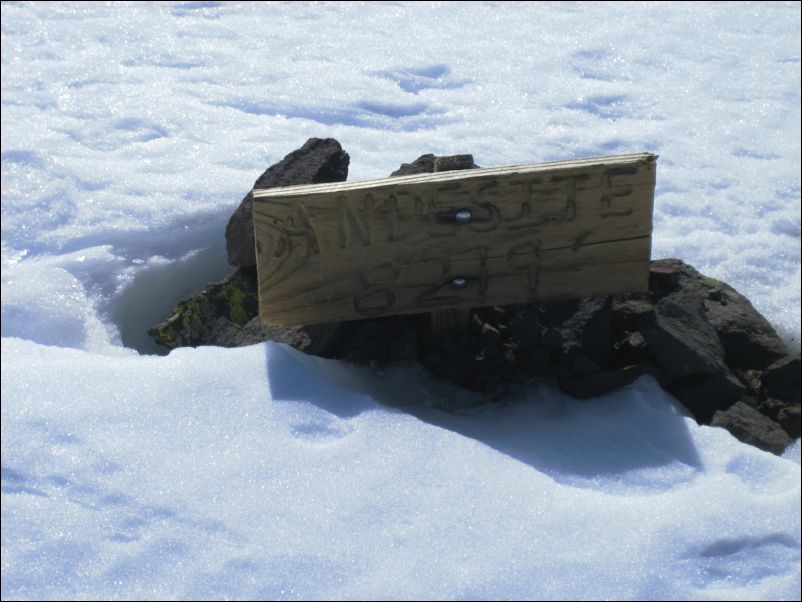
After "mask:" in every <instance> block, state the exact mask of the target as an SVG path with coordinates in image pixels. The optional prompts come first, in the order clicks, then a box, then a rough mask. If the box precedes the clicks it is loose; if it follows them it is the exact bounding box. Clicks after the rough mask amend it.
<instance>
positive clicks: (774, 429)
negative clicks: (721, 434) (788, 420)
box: [710, 401, 791, 455]
mask: <svg viewBox="0 0 802 602" xmlns="http://www.w3.org/2000/svg"><path fill="white" fill-rule="evenodd" d="M710 424H711V425H712V426H720V427H722V428H725V429H727V430H728V431H729V432H730V433H731V434H732V435H733V436H734V437H735V438H736V439H738V440H739V441H743V442H744V443H748V444H749V445H754V446H755V447H758V448H760V449H762V450H764V451H768V452H771V453H773V454H777V455H779V454H782V453H783V451H785V448H786V447H788V445H789V444H790V443H791V437H789V436H788V433H786V432H785V431H784V430H783V429H782V428H781V427H780V425H779V424H777V423H776V422H774V421H773V420H771V419H769V418H766V417H765V416H764V415H763V414H761V413H760V412H758V411H757V410H755V409H754V408H752V407H750V406H748V405H747V404H745V403H743V402H740V401H739V402H737V403H735V404H734V405H733V406H732V407H731V408H729V409H727V410H719V411H717V412H716V413H715V414H714V416H713V420H712V421H711V423H710Z"/></svg>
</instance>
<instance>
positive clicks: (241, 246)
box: [226, 138, 350, 268]
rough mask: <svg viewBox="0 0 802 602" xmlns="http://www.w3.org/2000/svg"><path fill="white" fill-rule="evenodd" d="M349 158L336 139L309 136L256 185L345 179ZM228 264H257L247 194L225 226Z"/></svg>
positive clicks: (239, 265)
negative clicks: (304, 142)
mask: <svg viewBox="0 0 802 602" xmlns="http://www.w3.org/2000/svg"><path fill="white" fill-rule="evenodd" d="M349 161H350V158H349V156H348V153H346V152H345V151H344V150H343V149H342V147H341V146H340V143H339V142H337V141H336V140H335V139H334V138H325V139H322V138H310V139H309V140H307V141H306V144H304V145H303V146H302V147H301V148H299V149H297V150H294V151H292V152H291V153H290V154H289V155H287V156H286V157H284V159H282V160H281V161H279V162H278V163H276V164H275V165H271V166H270V167H268V168H267V170H266V171H265V172H264V173H263V174H262V175H261V176H259V179H257V180H256V183H254V185H253V187H254V188H258V189H264V188H277V187H280V186H295V185H299V184H322V183H326V182H344V181H345V179H346V178H347V177H348V163H349ZM226 251H227V253H228V263H230V264H231V265H233V266H236V267H240V268H247V267H251V266H254V265H256V248H255V246H254V233H253V201H252V199H251V193H250V192H249V193H248V194H246V195H245V198H244V199H242V202H240V205H239V207H238V208H237V210H236V211H235V212H234V214H233V215H232V216H231V219H229V221H228V225H227V226H226Z"/></svg>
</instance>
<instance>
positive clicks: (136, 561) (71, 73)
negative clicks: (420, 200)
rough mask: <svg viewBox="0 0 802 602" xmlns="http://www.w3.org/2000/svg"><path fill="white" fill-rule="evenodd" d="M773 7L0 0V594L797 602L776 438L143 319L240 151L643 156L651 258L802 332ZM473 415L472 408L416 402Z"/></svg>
mask: <svg viewBox="0 0 802 602" xmlns="http://www.w3.org/2000/svg"><path fill="white" fill-rule="evenodd" d="M799 32H800V6H799V4H798V3H759V4H740V3H739V4H729V5H726V6H723V5H716V4H704V3H693V4H656V3H653V4H652V3H650V4H635V3H620V4H540V3H521V4H512V3H507V4H504V3H502V4H492V3H481V4H479V3H476V4H474V3H460V4H449V3H442V4H441V3H433V4H422V3H410V4H405V3H401V4H397V3H369V4H356V3H345V4H305V3H287V4H272V3H270V4H268V3H259V4H252V3H242V4H241V3H221V2H184V3H142V4H140V3H115V4H104V3H41V2H31V3H24V2H22V3H8V2H4V3H3V4H2V157H1V158H2V164H1V168H2V335H3V342H2V519H3V520H2V575H3V576H2V597H3V599H11V598H14V599H86V598H89V599H112V598H114V599H128V598H140V599H142V598H144V599H167V598H171V599H175V598H181V599H186V598H197V599H220V598H235V599H248V598H250V599H254V598H256V599H278V598H294V599H298V598H303V599H322V598H338V599H339V598H349V599H350V598H404V599H415V598H428V599H430V598H451V599H453V598H459V599H469V598H480V599H488V598H493V599H496V598H501V599H517V598H524V599H526V598H549V599H558V598H559V599H585V598H616V599H726V600H737V599H747V600H750V599H799V591H800V580H801V579H800V573H801V571H800V468H799V462H800V442H799V440H797V441H796V442H795V443H794V444H793V446H792V447H791V448H789V450H787V451H786V453H785V454H784V456H783V457H775V456H772V455H770V454H766V453H764V452H761V451H759V450H756V449H755V448H752V447H749V446H746V445H743V444H741V443H739V442H738V441H736V440H735V439H734V438H732V437H731V436H730V435H729V434H728V433H726V432H725V431H723V430H721V429H715V428H710V427H703V426H698V425H697V424H696V423H695V422H694V421H693V420H691V419H689V418H688V417H687V416H685V415H684V413H683V412H682V410H681V407H680V406H679V405H678V404H677V403H676V402H675V401H674V400H673V399H671V398H670V397H669V396H667V395H666V394H665V393H663V392H662V391H661V389H660V388H659V387H658V386H657V385H656V384H655V383H654V382H653V381H652V380H650V379H649V378H646V377H644V378H642V379H640V380H639V381H637V382H636V383H635V384H634V385H633V386H631V387H629V388H627V389H625V390H623V391H621V392H619V393H616V394H613V395H609V396H606V397H603V398H599V399H595V400H590V401H583V402H579V401H575V400H572V399H569V398H566V397H565V396H563V395H562V394H561V393H559V392H558V391H557V390H556V389H554V388H552V387H551V386H550V385H549V384H547V383H530V384H529V385H528V386H526V387H523V388H522V389H521V390H520V391H519V392H518V393H517V394H516V396H515V397H514V398H513V399H510V400H508V401H506V402H505V403H504V404H502V405H501V406H498V405H496V406H493V405H486V404H484V403H483V402H484V401H485V400H483V399H481V398H480V397H478V396H475V395H470V394H466V393H464V392H461V391H459V390H457V389H455V388H452V387H450V386H449V385H447V384H445V383H441V382H438V381H436V380H434V379H433V378H432V377H429V376H428V375H426V374H425V373H424V372H423V371H422V370H421V369H420V368H418V367H416V366H408V365H402V366H396V367H393V368H391V369H387V370H383V371H382V370H378V369H373V370H369V369H360V368H355V367H353V366H349V365H346V364H343V363H338V362H332V361H325V360H320V359H317V358H310V357H306V356H303V355H301V354H299V353H297V352H295V351H293V350H291V349H288V348H286V347H283V346H281V345H276V344H263V345H257V346H253V347H248V348H242V349H219V348H211V347H207V348H199V349H178V350H175V351H173V352H172V353H170V354H169V355H168V356H158V355H149V354H148V353H152V352H154V351H155V348H154V347H153V345H152V344H151V343H149V342H148V340H147V335H145V334H144V331H145V330H146V329H147V327H148V326H150V325H151V324H152V323H154V322H156V321H158V320H160V319H163V318H164V317H165V316H166V315H167V312H169V309H170V308H171V307H172V305H173V304H174V303H175V301H176V300H178V299H179V298H181V297H182V296H184V295H186V294H188V293H189V292H191V291H193V290H197V289H198V288H201V287H202V286H203V284H204V283H205V282H206V281H208V280H212V279H216V278H219V277H221V276H222V275H224V274H225V273H227V271H228V268H227V267H226V265H225V254H224V247H223V242H222V232H223V228H224V226H225V222H226V220H227V218H228V216H229V215H230V213H231V212H232V211H233V209H234V207H235V206H236V204H237V203H238V202H239V200H240V199H241V198H242V196H243V194H244V193H245V192H246V191H247V190H248V188H249V187H250V186H251V185H252V183H253V181H254V180H255V179H256V177H257V176H258V175H259V174H260V173H261V172H262V170H263V169H264V168H265V167H266V166H267V165H269V164H270V163H273V162H275V161H277V160H279V159H281V158H282V157H283V156H284V155H285V154H287V153H288V152H290V151H291V150H293V149H295V148H297V147H299V146H300V145H301V144H302V143H303V142H304V141H305V140H306V138H308V137H310V136H317V137H327V136H331V137H334V138H337V139H338V140H339V141H340V142H341V143H342V144H343V147H344V148H345V150H346V151H347V152H349V153H350V155H351V169H350V175H349V180H359V179H366V178H372V177H380V176H384V175H387V174H388V173H389V172H390V171H392V170H394V169H396V168H397V167H398V165H399V164H400V163H402V162H409V161H411V160H413V159H415V158H416V157H417V156H418V155H420V154H423V153H426V152H433V153H436V154H456V153H465V152H471V153H473V154H474V158H475V160H476V162H477V163H478V164H480V165H482V166H487V167H490V166H499V165H505V164H517V163H525V162H535V161H547V160H557V159H569V158H573V157H585V156H593V155H605V154H613V153H629V152H642V151H650V152H654V153H657V154H659V155H660V159H659V161H658V184H657V190H656V203H655V215H654V219H655V231H654V244H653V256H654V257H667V256H675V257H680V258H682V259H684V260H686V261H688V262H689V263H691V264H692V265H694V266H695V267H697V268H699V269H700V270H702V271H703V272H705V273H706V274H709V275H711V276H714V277H717V278H720V279H722V280H725V281H726V282H728V283H730V284H731V285H733V286H734V287H735V288H736V289H738V290H739V291H741V292H743V293H744V294H745V295H747V296H748V297H749V298H750V299H751V300H752V302H753V303H754V304H755V306H756V307H757V308H758V309H759V310H760V311H762V312H763V313H764V314H765V315H766V316H767V317H768V318H769V319H770V320H771V321H772V323H773V324H774V325H775V327H777V329H778V331H780V332H781V333H782V334H783V336H784V337H785V338H786V340H787V341H788V342H789V344H790V345H791V346H792V347H796V348H798V346H799V338H800V297H801V295H800V279H801V278H802V272H801V271H800V263H801V261H800V188H801V186H800V175H799V174H800V167H801V166H800V154H801V152H800V138H802V133H801V131H800V130H801V129H802V128H801V127H800V79H801V78H800V52H799V48H800V33H799ZM434 400H437V402H438V403H440V404H443V403H444V402H445V401H448V400H450V401H452V402H453V403H454V404H459V403H465V402H469V403H470V405H471V406H472V407H473V409H472V410H471V411H465V412H461V413H456V414H454V413H445V412H442V411H439V410H435V409H433V408H432V407H431V406H432V403H433V401H434Z"/></svg>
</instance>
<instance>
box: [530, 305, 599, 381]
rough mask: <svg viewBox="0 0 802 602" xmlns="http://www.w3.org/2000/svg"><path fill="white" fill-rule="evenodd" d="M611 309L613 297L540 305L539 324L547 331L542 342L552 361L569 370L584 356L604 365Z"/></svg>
mask: <svg viewBox="0 0 802 602" xmlns="http://www.w3.org/2000/svg"><path fill="white" fill-rule="evenodd" d="M612 307H613V299H612V297H601V298H595V297H594V298H591V297H588V298H584V299H578V300H572V301H557V302H552V303H545V304H543V306H542V308H541V309H542V311H541V314H540V321H541V323H542V324H543V325H544V326H545V327H546V328H547V331H546V336H545V340H546V343H547V344H548V346H549V348H550V350H551V354H552V358H553V361H556V362H557V363H559V364H560V365H562V366H563V367H565V368H567V369H569V370H570V369H572V368H573V366H574V362H575V361H576V359H577V357H579V356H580V355H584V356H585V357H586V358H587V359H589V360H592V361H593V362H595V363H596V364H597V365H599V366H601V365H604V364H605V362H606V361H607V356H608V355H609V353H610V350H611V347H612V342H611V339H610V326H611V321H612Z"/></svg>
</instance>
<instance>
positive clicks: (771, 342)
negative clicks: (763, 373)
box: [650, 259, 788, 370]
mask: <svg viewBox="0 0 802 602" xmlns="http://www.w3.org/2000/svg"><path fill="white" fill-rule="evenodd" d="M650 276H651V281H650V290H651V291H652V292H653V294H654V295H655V298H656V299H661V298H663V297H664V296H666V295H671V294H674V293H676V292H677V291H681V292H683V293H686V294H688V295H690V296H692V297H695V298H697V299H699V300H700V301H701V302H702V304H703V306H704V318H705V320H706V321H707V322H708V323H709V324H710V326H711V327H712V328H713V330H715V331H716V334H717V335H718V337H719V340H720V341H721V344H722V347H723V349H724V353H725V359H726V362H727V365H728V366H730V367H731V368H742V369H750V368H754V369H761V370H762V369H765V368H766V367H767V366H768V365H769V364H771V363H772V362H774V361H776V360H778V359H780V358H782V357H785V356H786V355H787V354H788V349H787V348H786V346H785V344H784V343H783V342H782V340H781V339H780V337H779V336H778V335H777V333H776V331H775V330H774V328H773V327H772V326H771V324H769V322H768V321H767V320H766V319H765V318H764V317H763V316H762V315H761V314H760V312H758V311H757V310H756V309H755V308H754V307H753V306H752V304H751V303H750V302H749V300H748V299H747V298H746V297H744V296H743V295H741V294H740V293H739V292H738V291H736V290H735V289H734V288H732V287H731V286H730V285H728V284H726V283H724V282H721V281H719V280H716V279H715V278H710V277H708V276H705V275H703V274H700V273H699V272H698V271H697V270H695V269H694V268H693V267H691V266H689V265H688V264H686V263H685V262H683V261H681V260H679V259H662V260H659V261H654V262H652V267H651V274H650Z"/></svg>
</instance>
